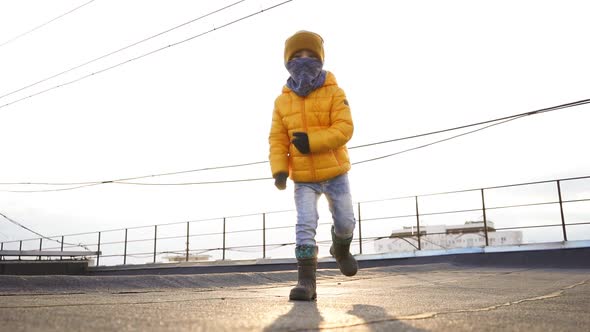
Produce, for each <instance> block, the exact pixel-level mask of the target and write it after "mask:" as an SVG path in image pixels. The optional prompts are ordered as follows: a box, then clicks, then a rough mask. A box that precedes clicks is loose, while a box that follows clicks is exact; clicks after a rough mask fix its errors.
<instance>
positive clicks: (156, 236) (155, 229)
mask: <svg viewBox="0 0 590 332" xmlns="http://www.w3.org/2000/svg"><path fill="white" fill-rule="evenodd" d="M157 244H158V225H154V263H156V248H157Z"/></svg>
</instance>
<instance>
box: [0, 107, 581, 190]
mask: <svg viewBox="0 0 590 332" xmlns="http://www.w3.org/2000/svg"><path fill="white" fill-rule="evenodd" d="M588 103H590V99H583V100H580V101H576V102H571V103H567V104H562V105H557V106H553V107H548V108H543V109H539V110H536V111H530V112H524V113H519V114H515V115H510V116H505V117H501V118H497V119H492V120H486V121H481V122H476V123H472V124H467V125H462V126H458V127H453V128H448V129H442V130H437V131H433V132H428V133H423V134H418V135H412V136H406V137H401V138H395V139H391V140H386V141H380V142H374V143H369V144H364V145H358V146H354V147H351V148H349V149H354V148H363V147H368V146H374V145H378V144H384V143H391V142H396V141H401V140H408V139H413V138H418V137H424V136H429V135H434V134H440V133H444V132H450V131H455V130H459V129H465V128H468V127H474V126H480V125H482V124H488V123H491V124H490V125H488V126H485V127H483V128H479V129H475V130H472V131H469V132H465V133H462V134H458V135H455V136H451V137H448V138H445V139H442V140H437V141H434V142H430V143H427V144H423V145H420V146H417V147H413V148H409V149H406V150H402V151H398V152H395V153H391V154H387V155H384V156H380V157H375V158H371V159H367V160H362V161H358V162H355V163H353V165H357V164H362V163H367V162H371V161H375V160H379V159H384V158H387V157H391V156H395V155H398V154H402V153H405V152H409V151H413V150H417V149H421V148H424V147H427V146H430V145H434V144H437V143H442V142H445V141H448V140H451V139H454V138H458V137H461V136H465V135H468V134H471V133H475V132H477V131H481V130H484V129H487V128H489V127H492V126H496V125H500V124H503V123H505V122H508V121H512V120H516V119H520V118H523V117H527V116H531V115H536V114H542V113H547V112H552V111H557V110H560V109H566V108H570V107H575V106H580V105H584V104H588ZM499 121H500V122H499ZM266 163H268V161H257V162H251V163H243V164H235V165H226V166H217V167H206V168H200V169H193V170H186V171H179V172H169V173H160V174H153V175H145V176H137V177H130V178H124V179H118V180H107V181H89V182H61V183H59V182H58V183H55V182H53V183H52V182H13V183H9V182H5V183H0V185H54V186H73V187H69V188H61V189H47V190H0V192H25V193H29V192H50V191H65V190H73V189H79V188H83V187H89V186H95V185H101V184H108V183H118V184H130V185H155V186H164V185H168V186H170V185H202V184H220V183H234V182H251V181H261V180H269V179H271V178H270V177H265V178H254V179H234V180H221V181H204V182H184V183H140V182H131V181H132V180H138V179H145V178H154V177H159V176H168V175H177V174H186V173H192V172H200V171H208V170H218V169H224V168H237V167H244V166H251V165H258V164H266Z"/></svg>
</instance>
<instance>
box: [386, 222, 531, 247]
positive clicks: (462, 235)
mask: <svg viewBox="0 0 590 332" xmlns="http://www.w3.org/2000/svg"><path fill="white" fill-rule="evenodd" d="M487 226H488V227H487V230H488V245H490V246H501V245H517V244H521V243H522V232H521V231H496V229H495V228H494V223H493V222H491V221H488V222H487ZM485 244H486V240H485V233H484V224H483V222H482V221H467V222H465V224H464V225H449V226H447V225H431V226H424V227H420V247H421V249H422V250H440V249H452V248H468V247H483V246H485ZM417 249H418V233H417V229H416V227H415V226H410V227H404V228H403V229H401V230H394V231H393V232H391V235H390V237H389V238H386V239H379V240H376V241H375V251H376V252H382V253H383V252H406V251H414V250H417Z"/></svg>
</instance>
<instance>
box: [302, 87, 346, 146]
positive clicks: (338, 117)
mask: <svg viewBox="0 0 590 332" xmlns="http://www.w3.org/2000/svg"><path fill="white" fill-rule="evenodd" d="M330 119H331V124H330V127H329V128H326V129H323V130H318V131H314V132H310V133H308V137H309V147H310V151H311V152H312V153H313V152H325V151H329V150H333V149H336V148H339V147H341V146H343V145H345V144H346V143H347V142H348V141H349V140H350V139H351V138H352V133H353V131H354V125H353V123H352V115H351V113H350V107H349V106H348V101H347V100H346V95H345V94H344V91H343V90H342V89H340V88H338V90H337V92H336V94H335V95H334V98H333V100H332V106H331V109H330Z"/></svg>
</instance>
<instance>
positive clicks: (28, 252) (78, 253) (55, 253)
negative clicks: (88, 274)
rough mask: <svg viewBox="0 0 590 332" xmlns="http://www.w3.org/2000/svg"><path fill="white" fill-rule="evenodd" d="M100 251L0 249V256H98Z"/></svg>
mask: <svg viewBox="0 0 590 332" xmlns="http://www.w3.org/2000/svg"><path fill="white" fill-rule="evenodd" d="M100 254H101V252H100V251H47V250H0V256H67V257H73V256H98V255H100Z"/></svg>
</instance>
